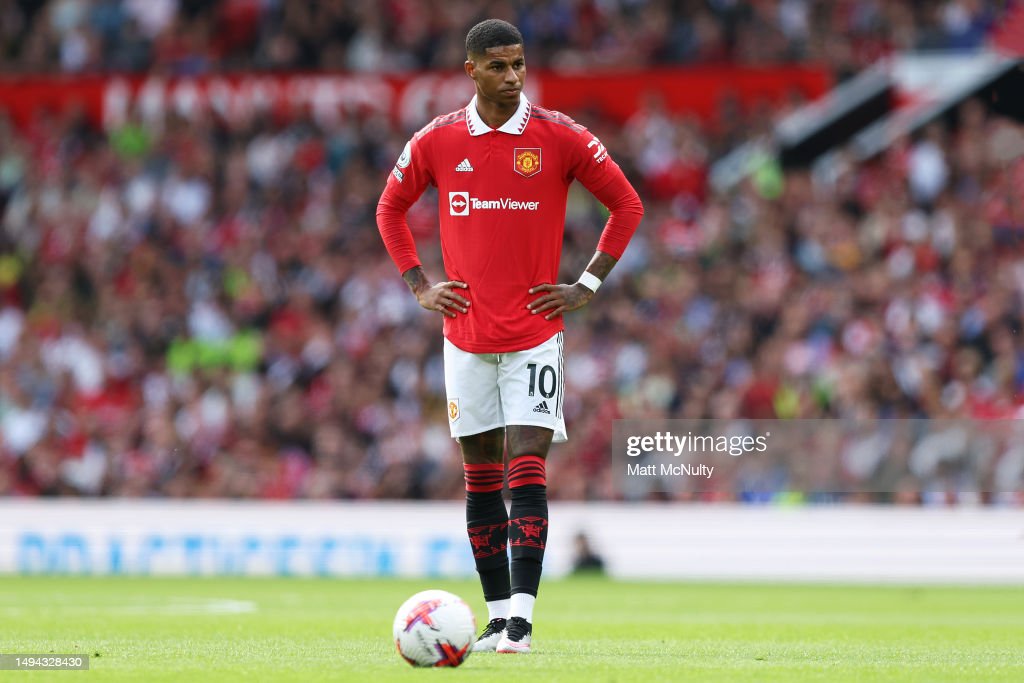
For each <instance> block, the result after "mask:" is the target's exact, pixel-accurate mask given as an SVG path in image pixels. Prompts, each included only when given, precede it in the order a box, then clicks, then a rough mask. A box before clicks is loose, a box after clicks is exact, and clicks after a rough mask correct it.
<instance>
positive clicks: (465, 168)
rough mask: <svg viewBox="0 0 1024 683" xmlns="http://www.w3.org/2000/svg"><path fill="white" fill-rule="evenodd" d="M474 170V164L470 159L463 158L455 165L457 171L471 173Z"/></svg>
mask: <svg viewBox="0 0 1024 683" xmlns="http://www.w3.org/2000/svg"><path fill="white" fill-rule="evenodd" d="M472 171H473V165H472V164H470V163H469V159H463V160H462V161H460V162H459V165H458V166H456V167H455V172H456V173H471V172H472Z"/></svg>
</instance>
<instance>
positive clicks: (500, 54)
mask: <svg viewBox="0 0 1024 683" xmlns="http://www.w3.org/2000/svg"><path fill="white" fill-rule="evenodd" d="M466 73H467V74H469V77H470V78H472V79H473V80H474V81H476V92H477V95H478V97H480V98H483V99H486V100H490V101H491V102H493V103H495V104H497V105H500V106H512V107H517V106H519V93H520V92H522V90H523V83H525V81H526V57H524V56H523V46H522V45H503V46H502V47H491V48H488V49H487V52H486V53H485V54H484V55H483V56H482V57H477V58H475V59H471V60H468V61H467V62H466Z"/></svg>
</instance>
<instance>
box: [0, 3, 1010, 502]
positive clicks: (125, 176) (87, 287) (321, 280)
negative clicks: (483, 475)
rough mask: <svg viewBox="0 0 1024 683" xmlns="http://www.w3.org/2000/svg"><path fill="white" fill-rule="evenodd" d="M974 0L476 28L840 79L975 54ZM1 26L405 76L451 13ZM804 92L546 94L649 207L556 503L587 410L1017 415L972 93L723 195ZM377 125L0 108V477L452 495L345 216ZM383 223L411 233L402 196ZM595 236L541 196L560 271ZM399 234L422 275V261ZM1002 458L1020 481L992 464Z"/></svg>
mask: <svg viewBox="0 0 1024 683" xmlns="http://www.w3.org/2000/svg"><path fill="white" fill-rule="evenodd" d="M309 7H315V9H309ZM1006 7H1007V3H1001V2H979V1H971V2H969V1H967V0H951V1H948V2H925V3H912V4H908V3H903V2H868V1H866V0H865V1H860V0H851V1H848V2H837V3H831V2H811V1H806V2H805V1H801V0H780V1H779V2H769V3H755V2H735V1H727V0H711V1H709V2H685V1H681V2H653V1H652V2H643V1H642V0H635V1H628V2H627V1H623V2H618V3H599V2H568V1H563V2H552V3H545V4H535V3H516V2H510V3H504V4H502V5H501V8H502V9H501V10H500V11H499V12H498V14H499V16H506V17H507V18H509V19H511V20H513V21H516V22H517V23H518V24H519V25H520V26H521V27H522V28H523V31H524V35H525V36H526V39H527V40H528V41H529V42H531V43H534V44H536V45H537V46H538V47H539V48H540V49H538V50H536V51H532V50H531V67H533V65H534V63H535V62H534V59H535V58H534V57H533V55H534V54H536V55H537V56H536V63H538V65H539V66H541V67H547V68H549V69H552V70H555V71H558V70H567V69H568V70H572V69H580V70H593V69H605V68H611V67H610V65H611V64H614V65H615V67H616V68H617V67H623V68H625V67H634V68H635V67H649V66H654V65H691V64H707V63H716V64H723V63H724V64H727V65H734V66H742V65H747V64H766V63H790V64H792V63H796V64H823V65H825V66H826V67H827V69H828V71H830V72H831V73H832V74H834V75H835V77H836V79H837V80H844V79H846V78H848V77H849V76H851V75H853V74H854V73H857V72H859V71H860V70H862V69H863V68H865V67H867V66H868V65H870V64H872V63H874V62H875V61H876V60H877V59H878V58H879V57H881V56H883V55H886V54H889V53H891V52H893V51H896V50H906V49H915V48H927V49H933V48H952V49H963V50H973V49H976V48H978V47H980V46H982V45H983V44H984V42H985V40H986V36H987V35H988V31H989V29H990V28H991V27H992V26H993V24H994V22H995V21H996V17H998V16H1001V15H1002V13H1003V12H1004V11H1005V10H1006ZM2 11H3V12H4V13H5V14H4V16H2V17H0V71H2V72H3V73H4V74H8V75H9V74H13V73H18V74H23V75H24V74H40V73H51V74H79V75H80V74H86V73H97V72H108V71H115V72H129V73H143V74H165V75H195V74H211V73H221V72H230V71H233V70H242V71H262V70H267V71H274V70H286V71H290V70H309V69H313V70H316V69H325V70H335V69H343V70H346V71H350V72H367V71H372V72H380V71H387V72H406V71H409V70H418V69H426V68H429V69H435V68H436V69H447V70H450V69H451V68H452V66H453V65H457V64H458V63H460V62H461V59H462V57H461V55H460V49H461V48H460V43H461V36H463V35H464V31H465V27H466V26H467V25H470V24H471V23H473V21H474V20H475V19H477V18H478V17H479V16H480V11H481V4H480V3H470V2H463V3H441V2H437V3H414V2H397V1H396V2H389V3H376V2H363V3H345V2H323V3H316V4H315V5H309V6H306V5H305V4H304V3H288V4H287V5H285V4H282V3H279V2H259V1H256V0H225V1H222V2H213V3H205V2H190V1H188V0H181V1H176V0H145V1H134V0H126V1H125V2H113V1H110V0H96V1H94V2H85V1H84V0H51V1H50V2H46V3H35V2H12V3H5V4H4V5H3V9H2ZM29 27H32V28H33V29H34V30H28V29H29ZM40 28H43V29H45V30H39V29H40ZM638 32H641V33H642V34H643V35H645V36H646V38H645V39H643V40H638V39H636V35H638ZM325 36H329V37H330V38H329V39H328V40H327V47H326V48H325V49H322V50H321V49H313V46H314V45H319V44H320V43H321V42H323V41H324V39H325ZM755 36H756V38H755ZM385 45H386V46H387V47H384V46H385ZM801 104H803V101H802V100H801V99H800V97H799V96H796V95H794V96H793V99H792V100H790V101H788V102H785V101H783V102H775V103H772V104H771V105H770V106H768V105H764V106H752V107H747V106H740V105H737V104H731V103H730V102H729V101H728V100H727V101H724V102H723V105H722V109H721V111H720V112H719V116H717V117H716V118H715V120H714V121H713V122H711V121H708V120H706V119H701V118H699V117H695V116H691V115H688V114H687V113H685V112H682V113H681V112H676V111H671V110H668V109H666V108H665V107H663V106H662V105H661V104H660V103H659V102H658V101H657V100H656V99H653V98H652V99H650V100H648V101H645V102H644V103H642V104H641V105H640V106H639V107H638V108H637V111H636V113H635V114H634V115H633V116H632V117H631V118H630V119H629V120H628V121H626V122H625V123H624V125H620V124H621V122H619V121H616V120H614V119H611V118H607V117H605V116H603V115H602V114H601V112H599V111H582V112H573V114H574V115H575V116H577V118H578V119H579V120H580V122H582V123H584V124H586V125H587V126H588V127H590V128H591V129H592V130H593V131H594V132H595V133H597V134H598V135H599V136H600V137H601V140H602V141H603V143H604V144H605V145H606V146H607V148H608V149H609V150H610V152H611V153H612V155H613V156H614V157H615V158H616V159H617V160H618V161H619V163H620V164H621V165H622V166H623V168H624V169H626V171H627V173H629V174H630V175H631V177H632V178H633V179H634V180H635V181H636V182H637V184H638V188H639V189H641V192H642V194H643V196H644V198H645V203H646V205H647V207H648V208H647V213H646V217H645V221H644V224H643V226H642V227H641V230H640V233H638V235H637V238H636V240H635V244H634V245H632V247H631V248H630V251H629V252H628V253H627V255H626V258H625V259H624V260H623V262H622V263H621V264H620V265H619V267H618V268H617V269H616V271H615V275H614V276H613V277H612V278H611V280H610V281H609V282H608V283H607V284H606V285H605V287H604V288H602V290H601V294H600V296H601V297H602V299H603V301H602V305H601V306H600V307H595V308H594V309H592V310H584V311H581V312H580V313H579V314H575V315H574V316H573V318H572V320H571V323H570V333H569V334H567V336H566V339H567V360H568V367H567V381H568V384H569V391H568V394H567V397H566V402H565V410H566V415H567V420H568V423H569V429H570V433H571V434H572V435H573V439H572V440H570V442H569V443H568V444H567V445H565V446H562V447H559V448H557V449H555V450H554V451H553V454H552V457H551V459H550V462H549V478H548V480H549V487H550V495H551V496H552V498H556V499H566V500H576V499H611V498H615V497H617V496H619V495H621V493H620V492H618V491H616V489H615V487H614V484H613V482H612V480H611V477H610V476H609V474H608V467H607V462H606V461H607V451H608V448H609V438H610V435H609V434H607V433H606V431H607V430H606V429H599V428H598V427H599V426H602V425H607V423H608V422H609V421H610V420H612V419H615V418H618V417H639V416H645V417H646V416H664V417H694V418H697V417H736V416H745V417H781V418H797V417H800V418H818V417H823V418H824V417H848V416H870V417H943V418H954V417H970V418H986V419H991V418H1017V417H1020V416H1021V415H1022V413H1021V411H1022V407H1024V339H1022V335H1021V315H1022V306H1024V267H1022V263H1024V261H1022V260H1021V258H1022V245H1024V240H1022V235H1024V200H1022V197H1024V132H1022V129H1021V127H1020V125H1019V124H1018V123H1016V122H1015V121H1013V120H1011V119H1009V118H1005V117H1003V116H1000V115H999V114H998V113H995V112H993V111H992V110H991V108H990V107H989V106H988V105H987V103H986V102H985V101H983V100H978V99H968V100H966V101H964V102H963V103H962V104H960V105H959V106H958V107H957V108H956V109H955V116H950V117H947V118H944V119H939V120H937V121H935V122H933V123H932V124H930V125H928V126H926V127H925V128H924V129H923V130H922V131H921V132H920V133H915V134H913V135H907V136H905V137H903V138H901V139H900V140H898V141H896V143H895V144H893V145H891V146H890V147H888V148H887V149H885V150H884V151H883V152H881V153H880V154H876V155H874V156H871V157H869V158H863V159H862V158H857V157H855V155H853V154H852V153H846V152H842V151H841V152H840V154H839V156H838V157H837V158H836V159H835V160H834V161H835V163H833V164H832V165H831V166H830V171H829V173H827V174H824V173H815V172H813V171H812V170H811V169H809V168H802V167H793V168H785V169H784V168H783V167H782V166H781V165H779V164H778V163H777V162H776V161H775V160H773V159H772V158H770V157H765V158H763V159H760V160H759V161H758V163H757V165H756V167H755V168H753V172H752V173H750V174H748V175H746V176H745V178H744V179H743V180H742V181H741V182H739V183H737V184H736V186H735V187H734V188H733V189H732V190H730V191H729V192H718V191H715V190H714V189H713V188H711V187H710V185H709V170H710V167H711V164H712V163H713V162H714V161H716V160H717V159H720V158H721V157H722V156H723V155H724V154H726V153H727V152H728V151H730V150H731V149H733V148H734V147H735V146H736V145H737V144H739V143H742V142H744V141H746V140H749V139H753V138H755V137H757V136H758V135H760V134H763V133H765V132H766V131H768V130H769V129H770V128H771V126H772V123H773V121H775V120H777V119H778V118H779V117H780V116H782V115H783V114H784V113H786V112H788V111H791V110H792V109H795V108H796V107H798V106H799V105H801ZM406 134H407V131H406V130H403V129H402V126H400V125H398V124H397V123H395V122H394V121H391V120H389V119H387V118H386V117H379V116H373V115H371V114H369V113H367V114H365V115H361V116H355V117H352V118H350V119H347V120H345V121H344V122H342V123H330V122H323V121H320V120H318V118H317V117H315V116H313V115H311V113H310V112H308V111H296V112H292V113H291V115H290V116H287V117H275V116H267V115H258V114H254V115H251V116H247V117H241V118H239V119H237V120H235V119H227V118H224V117H217V116H201V117H198V118H194V119H188V120H186V119H184V118H181V117H179V116H176V115H175V114H174V113H173V112H170V113H167V115H166V116H164V117H162V119H161V120H160V121H157V122H154V121H143V120H141V119H138V118H133V117H129V118H127V119H126V120H125V121H123V122H122V123H120V124H119V125H118V126H116V127H113V128H109V129H104V128H101V127H97V126H95V125H93V124H92V123H90V121H89V120H88V118H87V117H86V116H85V114H84V113H83V112H82V111H81V110H76V109H69V110H63V111H47V110H41V111H39V112H38V115H37V116H35V117H33V118H32V120H31V121H29V122H27V123H26V124H25V125H16V124H15V122H14V121H13V120H12V119H10V118H0V217H2V218H0V220H2V230H0V495H15V496H56V495H80V496H169V497H228V498H356V499H360V498H456V497H460V496H461V495H462V479H461V466H460V462H459V459H458V456H457V448H456V445H455V444H454V443H453V442H452V441H451V439H450V438H449V437H448V433H447V425H446V423H445V418H444V415H445V410H444V393H443V374H442V371H441V357H440V354H441V343H440V342H441V337H440V321H439V320H437V319H435V318H434V317H431V316H427V315H424V314H423V313H422V312H421V310H420V309H419V308H418V306H417V305H416V302H415V300H414V299H413V298H412V297H411V296H409V294H408V292H407V291H406V289H405V286H404V284H403V283H402V281H401V279H400V278H399V277H398V276H397V274H396V273H395V272H394V268H393V266H392V264H391V262H390V260H389V259H388V257H387V254H386V253H385V251H384V249H383V247H382V245H381V243H380V238H379V236H378V234H377V231H376V228H375V225H374V219H373V214H374V208H375V205H376V201H377V198H378V196H379V192H380V189H381V187H382V184H383V179H384V178H385V177H386V174H387V173H388V172H389V171H390V169H391V166H392V164H393V163H394V159H395V158H397V156H398V153H399V152H400V150H401V147H402V144H403V143H404V140H405V138H406ZM413 218H414V221H415V223H416V226H415V228H416V230H417V235H418V238H419V239H421V240H423V242H424V244H430V240H432V239H434V237H433V235H434V234H435V233H436V226H435V225H434V221H435V220H436V218H435V217H434V216H433V212H432V209H431V206H430V205H429V203H423V204H422V205H421V210H419V211H418V212H417V213H416V215H415V216H414V217H413ZM600 221H601V212H600V207H598V206H595V205H594V204H593V202H592V201H590V200H588V199H587V197H586V196H585V194H584V193H578V194H577V193H574V194H572V195H571V196H570V208H569V215H568V219H567V235H568V249H567V251H566V254H565V257H564V259H563V270H564V271H565V272H566V273H578V272H579V271H580V270H581V268H582V265H581V264H583V263H585V260H586V259H587V258H588V257H589V256H590V254H591V253H592V250H593V247H594V244H595V241H596V235H597V226H599V225H600ZM421 251H422V253H423V254H424V256H430V257H431V258H432V259H433V261H431V262H428V263H427V267H428V271H429V272H433V273H440V272H441V266H440V263H439V262H438V261H437V254H436V252H437V250H436V249H432V248H424V249H422V250H421ZM566 277H567V278H571V277H574V276H573V275H567V276H566ZM652 331H654V332H655V333H652ZM1000 455H1001V457H1004V458H1006V462H1008V463H1010V465H1011V466H1012V467H1011V468H1010V470H1009V472H1010V473H1009V474H1008V475H1006V476H1010V477H1012V476H1017V477H1018V481H1019V477H1020V476H1021V471H1020V470H1021V469H1022V468H1024V463H1021V464H1020V465H1016V466H1014V465H1013V463H1012V462H1011V459H1012V458H1013V457H1017V456H1015V455H1014V454H1013V453H1011V452H1009V451H1008V452H1007V453H1005V454H1000ZM1013 467H1016V469H1013ZM907 474H908V476H909V474H910V473H907ZM865 476H868V475H865ZM739 495H740V494H739V493H737V496H738V497H739ZM911 500H914V498H913V496H912V497H911ZM1011 502H1012V501H1011ZM1017 502H1019V499H1017Z"/></svg>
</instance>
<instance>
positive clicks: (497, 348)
mask: <svg viewBox="0 0 1024 683" xmlns="http://www.w3.org/2000/svg"><path fill="white" fill-rule="evenodd" d="M563 331H565V326H564V325H562V326H561V327H559V328H558V329H557V330H555V331H553V332H551V333H550V334H549V333H547V332H544V333H542V334H538V335H534V336H532V337H529V338H527V339H524V340H523V341H521V342H514V343H513V342H509V343H507V344H497V345H496V344H487V343H484V344H477V343H473V342H466V341H463V340H458V339H453V338H451V337H449V336H448V335H445V339H447V340H448V341H450V342H451V343H452V344H454V345H455V346H456V347H457V348H458V349H459V350H461V351H465V352H466V353H515V352H517V351H526V350H528V349H532V348H535V347H537V346H540V345H541V344H543V343H545V342H546V341H548V340H549V339H551V338H552V337H554V336H555V335H556V334H558V333H559V332H563Z"/></svg>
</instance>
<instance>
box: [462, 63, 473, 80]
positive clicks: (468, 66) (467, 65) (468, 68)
mask: <svg viewBox="0 0 1024 683" xmlns="http://www.w3.org/2000/svg"><path fill="white" fill-rule="evenodd" d="M462 67H463V68H464V69H465V70H466V75H467V76H469V77H470V78H473V74H474V72H475V71H476V62H474V61H473V60H472V59H471V58H469V57H467V58H466V63H465V64H463V65H462ZM473 80H476V79H475V78H473Z"/></svg>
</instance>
